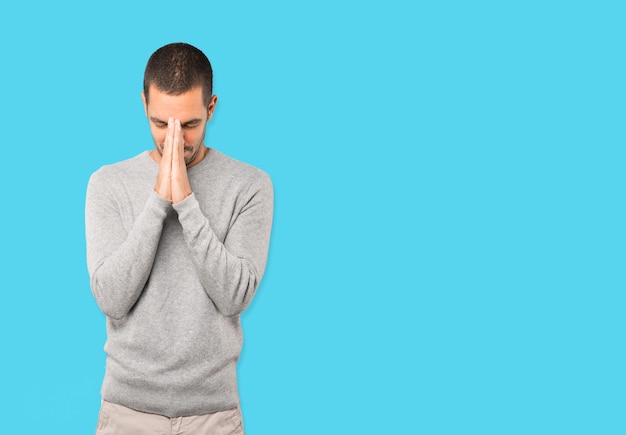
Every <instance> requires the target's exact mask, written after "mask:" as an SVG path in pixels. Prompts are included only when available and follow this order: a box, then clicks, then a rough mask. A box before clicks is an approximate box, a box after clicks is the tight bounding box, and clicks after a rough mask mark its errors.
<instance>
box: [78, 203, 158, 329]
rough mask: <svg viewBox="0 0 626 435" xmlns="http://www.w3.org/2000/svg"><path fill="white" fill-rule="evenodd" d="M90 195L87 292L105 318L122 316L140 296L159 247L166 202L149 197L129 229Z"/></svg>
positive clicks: (114, 212) (112, 210)
mask: <svg viewBox="0 0 626 435" xmlns="http://www.w3.org/2000/svg"><path fill="white" fill-rule="evenodd" d="M104 201H105V200H104V199H103V198H102V197H98V196H97V194H96V193H95V192H92V193H91V194H89V192H88V197H87V203H86V216H85V218H86V222H85V228H86V237H87V265H88V269H89V275H90V281H91V289H92V292H93V295H94V297H95V299H96V302H97V303H98V306H99V307H100V309H101V310H102V312H103V313H104V314H106V315H107V316H109V317H111V318H114V319H119V318H122V317H124V316H125V315H126V314H127V313H128V312H129V311H130V309H131V308H132V307H133V305H134V304H135V303H136V302H137V299H138V298H139V296H140V295H141V293H142V291H143V288H144V286H145V284H146V281H147V280H148V277H149V275H150V271H151V269H152V264H153V262H154V257H155V254H156V251H157V247H158V244H159V239H160V236H161V231H162V229H163V221H164V219H165V216H166V214H167V208H166V207H167V206H169V202H167V201H165V200H163V199H161V198H158V197H157V195H156V194H153V195H150V196H149V198H148V200H147V201H146V203H145V205H144V209H143V210H142V212H141V213H140V214H139V215H138V216H137V218H136V220H135V222H134V223H133V225H132V227H131V228H130V229H128V230H127V229H125V228H124V225H123V223H122V221H121V218H120V215H119V210H118V211H116V210H115V209H114V207H113V206H103V202H104Z"/></svg>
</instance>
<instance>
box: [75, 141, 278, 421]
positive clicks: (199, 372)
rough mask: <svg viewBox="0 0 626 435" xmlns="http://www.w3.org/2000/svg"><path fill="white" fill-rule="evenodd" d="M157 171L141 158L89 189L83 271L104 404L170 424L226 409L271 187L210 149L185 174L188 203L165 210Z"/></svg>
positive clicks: (260, 260)
mask: <svg viewBox="0 0 626 435" xmlns="http://www.w3.org/2000/svg"><path fill="white" fill-rule="evenodd" d="M158 169H159V166H158V164H157V163H156V162H154V160H152V158H151V157H150V155H149V152H148V151H146V152H143V153H142V154H139V155H138V156H136V157H134V158H131V159H129V160H125V161H122V162H119V163H116V164H113V165H107V166H103V167H102V168H100V169H99V170H98V171H96V172H95V173H94V174H93V175H92V176H91V178H90V180H89V185H88V188H87V199H86V207H85V227H86V239H87V266H88V269H89V276H90V279H91V290H92V292H93V295H94V297H95V299H96V302H97V303H98V306H99V307H100V309H101V310H102V312H104V314H105V315H106V326H107V335H108V338H107V342H106V345H105V351H106V353H107V359H106V373H105V377H104V382H103V385H102V397H103V399H104V400H107V401H110V402H113V403H117V404H119V405H123V406H126V407H129V408H132V409H135V410H138V411H143V412H149V413H154V414H160V415H165V416H168V417H178V416H186V415H200V414H207V413H213V412H216V411H223V410H226V409H231V408H234V407H236V406H237V405H238V404H239V395H238V389H237V374H236V364H237V360H238V358H239V353H240V351H241V346H242V339H243V337H242V331H241V326H240V322H239V314H240V313H241V312H242V311H243V310H244V309H245V308H246V307H247V306H248V304H249V303H250V301H251V299H252V297H253V296H254V294H255V291H256V289H257V287H258V285H259V282H260V281H261V277H262V276H263V272H264V270H265V264H266V260H267V251H268V245H269V236H270V230H271V225H272V210H273V188H272V183H271V180H270V178H269V177H268V175H267V174H266V173H265V172H263V171H261V170H259V169H256V168H254V167H252V166H249V165H246V164H244V163H241V162H238V161H236V160H234V159H232V158H229V157H227V156H225V155H224V154H222V153H220V152H218V151H216V150H214V149H210V150H209V153H208V154H207V156H206V157H205V158H204V159H203V160H202V161H201V162H200V163H198V164H197V165H195V166H193V167H192V168H190V169H189V170H188V175H189V181H190V183H191V188H192V190H193V194H192V195H191V196H189V197H187V198H186V199H185V200H184V201H182V202H180V203H178V204H174V205H172V204H171V203H170V202H169V201H167V200H165V199H163V198H161V197H160V196H158V195H157V194H156V193H155V192H154V184H155V181H156V176H157V172H158Z"/></svg>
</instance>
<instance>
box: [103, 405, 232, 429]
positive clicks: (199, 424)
mask: <svg viewBox="0 0 626 435" xmlns="http://www.w3.org/2000/svg"><path fill="white" fill-rule="evenodd" d="M96 435H244V432H243V422H242V419H241V411H240V410H239V409H238V408H234V409H229V410H228V411H222V412H216V413H214V414H206V415H192V416H189V417H174V418H170V417H164V416H162V415H156V414H146V413H144V412H139V411H135V410H134V409H130V408H126V407H124V406H121V405H116V404H114V403H111V402H107V401H103V402H102V407H101V408H100V415H99V416H98V428H97V429H96Z"/></svg>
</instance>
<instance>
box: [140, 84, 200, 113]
mask: <svg viewBox="0 0 626 435" xmlns="http://www.w3.org/2000/svg"><path fill="white" fill-rule="evenodd" d="M205 111H206V108H205V107H204V101H203V98H202V87H200V86H198V87H195V88H192V89H190V90H189V91H187V92H185V93H182V94H180V95H169V94H166V93H165V92H163V91H161V90H159V89H158V88H157V87H155V86H154V85H150V89H149V91H148V112H150V114H151V116H155V117H158V118H164V119H167V118H168V117H170V116H171V117H173V118H178V119H180V120H183V119H184V118H188V117H194V116H198V115H199V114H200V115H201V114H202V113H203V112H205Z"/></svg>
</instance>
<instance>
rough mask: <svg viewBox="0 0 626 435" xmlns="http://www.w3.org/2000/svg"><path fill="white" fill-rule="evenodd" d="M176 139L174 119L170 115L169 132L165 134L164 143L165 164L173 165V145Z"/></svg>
mask: <svg viewBox="0 0 626 435" xmlns="http://www.w3.org/2000/svg"><path fill="white" fill-rule="evenodd" d="M173 141H174V120H173V119H172V118H171V117H170V118H169V119H168V121H167V133H166V134H165V143H164V144H163V159H164V160H165V162H164V164H165V165H168V166H170V167H171V166H172V146H173Z"/></svg>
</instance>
